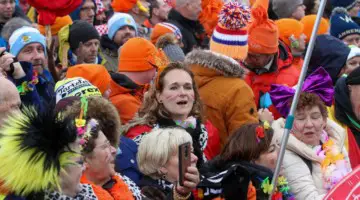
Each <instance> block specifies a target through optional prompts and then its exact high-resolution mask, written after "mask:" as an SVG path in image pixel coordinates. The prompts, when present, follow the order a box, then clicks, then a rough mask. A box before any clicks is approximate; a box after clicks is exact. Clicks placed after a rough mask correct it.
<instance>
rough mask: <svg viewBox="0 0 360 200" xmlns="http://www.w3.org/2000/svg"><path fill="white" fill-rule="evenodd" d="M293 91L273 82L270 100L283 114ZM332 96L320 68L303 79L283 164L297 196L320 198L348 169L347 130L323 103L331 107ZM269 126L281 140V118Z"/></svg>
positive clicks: (329, 78)
mask: <svg viewBox="0 0 360 200" xmlns="http://www.w3.org/2000/svg"><path fill="white" fill-rule="evenodd" d="M294 94H295V90H294V89H293V88H288V87H286V86H282V85H272V88H271V91H270V95H271V99H272V102H273V104H274V105H275V106H276V108H277V109H278V111H279V112H280V113H281V114H282V115H283V116H284V117H286V116H287V115H288V114H289V110H290V105H291V101H292V98H293V96H294ZM333 96H334V88H333V85H332V81H331V77H330V76H329V74H328V73H327V72H326V71H325V70H324V69H323V68H321V67H320V68H318V69H317V70H315V71H314V72H313V73H312V74H310V75H309V77H308V78H307V79H306V80H305V81H304V85H303V87H302V93H301V94H300V97H299V102H298V105H297V108H296V112H295V115H294V124H293V127H292V129H291V134H290V137H289V141H288V143H287V146H286V151H285V157H284V160H283V163H282V164H283V169H284V175H285V177H286V178H287V179H288V182H289V186H290V187H291V188H290V191H291V192H293V193H294V195H295V198H296V199H322V198H323V197H324V196H325V194H326V193H327V192H328V191H329V190H330V189H331V188H333V187H334V185H335V184H336V183H338V182H339V181H340V180H341V179H342V178H343V177H344V176H345V175H346V174H347V173H349V172H350V171H351V166H350V162H349V158H348V154H347V151H346V149H345V144H344V143H345V137H346V132H345V130H344V129H342V128H341V127H340V126H339V125H337V124H336V123H335V122H333V121H331V120H330V119H328V113H327V110H326V106H331V104H332V102H333V100H332V98H333ZM272 127H273V128H274V131H275V134H274V137H275V138H276V139H277V140H279V141H280V139H281V138H282V135H283V133H284V127H285V120H284V119H283V118H280V119H279V120H277V121H275V122H273V124H272Z"/></svg>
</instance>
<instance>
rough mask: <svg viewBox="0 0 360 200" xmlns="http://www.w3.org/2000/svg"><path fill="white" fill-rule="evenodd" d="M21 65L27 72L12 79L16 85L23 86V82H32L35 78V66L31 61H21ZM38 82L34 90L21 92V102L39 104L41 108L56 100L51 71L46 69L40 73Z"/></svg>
mask: <svg viewBox="0 0 360 200" xmlns="http://www.w3.org/2000/svg"><path fill="white" fill-rule="evenodd" d="M20 64H21V67H22V68H23V70H24V72H25V76H24V77H23V78H20V79H13V78H12V77H9V79H10V80H12V81H13V82H14V84H15V85H16V87H18V88H21V87H22V85H23V83H25V82H30V81H32V79H33V67H32V64H31V63H28V62H20ZM37 78H38V83H37V84H36V85H35V87H34V88H33V90H32V91H26V92H24V93H21V92H20V98H21V103H22V104H23V105H26V106H37V107H39V109H40V110H42V108H44V107H46V105H48V104H50V103H52V101H55V92H54V86H55V84H54V80H53V79H52V76H51V74H50V72H49V71H47V70H46V69H44V71H43V74H41V75H38V77H37Z"/></svg>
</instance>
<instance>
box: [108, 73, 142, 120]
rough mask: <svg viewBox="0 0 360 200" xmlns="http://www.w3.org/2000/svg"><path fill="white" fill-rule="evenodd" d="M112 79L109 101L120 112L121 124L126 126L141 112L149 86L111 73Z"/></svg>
mask: <svg viewBox="0 0 360 200" xmlns="http://www.w3.org/2000/svg"><path fill="white" fill-rule="evenodd" d="M111 78H112V80H111V81H110V89H111V93H110V97H109V100H110V101H111V103H113V104H114V106H115V107H116V109H117V110H118V112H119V115H120V119H121V123H122V124H126V123H127V122H128V121H129V120H131V119H133V118H134V116H135V113H136V112H137V111H138V110H139V108H140V105H141V103H142V100H143V96H144V93H145V92H146V91H147V88H148V86H147V85H138V84H136V83H135V82H133V81H132V80H131V79H130V78H128V77H127V76H125V75H123V74H120V73H111Z"/></svg>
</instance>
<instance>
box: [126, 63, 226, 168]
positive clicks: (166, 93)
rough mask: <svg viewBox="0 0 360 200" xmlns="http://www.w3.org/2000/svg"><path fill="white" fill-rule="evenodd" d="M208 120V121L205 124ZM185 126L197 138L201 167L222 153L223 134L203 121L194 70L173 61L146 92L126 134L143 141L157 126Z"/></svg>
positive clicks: (194, 139)
mask: <svg viewBox="0 0 360 200" xmlns="http://www.w3.org/2000/svg"><path fill="white" fill-rule="evenodd" d="M204 122H205V123H204ZM175 126H176V127H182V128H184V129H185V130H186V131H187V132H188V133H190V135H191V137H192V139H193V147H194V154H195V155H196V156H197V157H198V159H199V160H198V163H197V166H200V165H202V164H203V163H204V162H205V161H206V160H208V159H211V158H213V157H214V156H215V155H217V154H218V152H219V150H220V147H219V136H218V133H217V130H216V128H215V127H214V126H212V124H211V123H210V122H209V121H205V120H203V113H202V104H201V101H200V96H199V92H198V90H197V87H196V85H195V81H194V76H193V74H192V72H191V71H190V70H189V69H188V68H186V67H185V66H184V65H183V64H181V63H171V64H169V65H168V66H167V67H166V68H165V69H164V70H163V71H162V73H161V74H160V76H159V77H157V79H156V82H155V84H153V85H152V86H151V88H150V89H149V91H148V93H147V94H146V95H145V98H144V102H143V104H142V106H141V108H140V110H139V112H138V116H137V117H136V118H135V119H134V120H132V121H130V123H129V125H128V128H127V131H126V134H125V135H126V136H127V137H129V138H133V139H134V141H135V142H137V143H138V144H139V143H140V140H141V138H142V137H143V136H144V134H146V133H148V132H150V131H151V130H152V129H154V128H155V129H156V128H166V127H175Z"/></svg>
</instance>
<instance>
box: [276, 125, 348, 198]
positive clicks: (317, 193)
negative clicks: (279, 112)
mask: <svg viewBox="0 0 360 200" xmlns="http://www.w3.org/2000/svg"><path fill="white" fill-rule="evenodd" d="M284 126H285V120H284V119H283V118H280V119H278V120H276V121H275V122H273V124H272V128H273V129H274V137H275V138H274V139H275V140H276V141H277V142H278V143H279V142H280V141H281V138H282V135H283V133H284ZM325 131H326V132H327V133H328V135H329V137H330V139H332V140H333V141H334V143H335V145H337V147H338V149H340V150H342V153H343V154H344V156H345V159H346V160H348V154H347V151H346V149H345V145H344V143H345V134H346V132H345V130H344V129H343V128H341V127H340V126H339V125H337V124H336V123H335V122H333V121H331V120H330V119H328V120H327V124H326V128H325ZM304 159H305V160H309V161H311V169H310V167H309V166H308V165H307V163H306V162H305V161H304ZM321 161H322V159H321V158H320V157H319V156H318V155H317V154H316V152H315V150H313V149H312V148H311V147H310V146H308V145H307V144H305V143H303V142H301V141H300V140H298V139H297V138H296V137H295V136H293V135H291V134H290V137H289V141H288V143H287V146H286V151H285V156H284V160H283V170H284V175H285V177H286V178H287V180H288V182H289V186H290V191H291V192H292V193H293V194H294V195H295V199H302V200H313V199H319V200H320V199H322V198H323V197H324V196H325V194H326V193H327V190H326V189H325V188H324V184H323V174H322V169H321ZM310 170H311V171H310Z"/></svg>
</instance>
